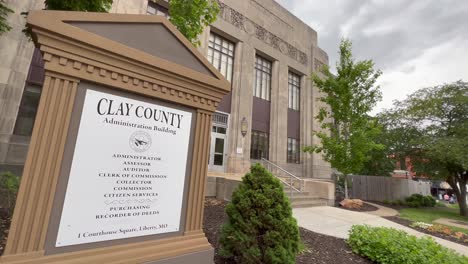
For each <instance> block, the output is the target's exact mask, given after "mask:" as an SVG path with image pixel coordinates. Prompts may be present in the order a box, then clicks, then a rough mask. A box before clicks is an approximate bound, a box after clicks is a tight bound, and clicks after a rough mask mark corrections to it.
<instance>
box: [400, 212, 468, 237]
mask: <svg viewBox="0 0 468 264" xmlns="http://www.w3.org/2000/svg"><path fill="white" fill-rule="evenodd" d="M400 217H401V218H404V219H408V220H411V221H414V222H424V223H432V222H433V221H434V220H436V219H439V218H449V219H454V220H459V221H464V222H467V223H468V218H466V217H463V216H460V213H459V210H458V209H454V208H449V207H432V208H404V209H401V210H400ZM451 228H452V229H453V230H456V231H460V232H463V233H465V234H468V229H464V228H457V227H451Z"/></svg>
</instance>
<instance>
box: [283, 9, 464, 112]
mask: <svg viewBox="0 0 468 264" xmlns="http://www.w3.org/2000/svg"><path fill="white" fill-rule="evenodd" d="M277 2H279V3H280V4H281V5H283V6H284V7H285V8H286V9H288V10H289V11H290V12H292V13H293V14H294V15H296V16H297V17H298V18H300V19H301V20H302V21H304V22H305V23H306V24H308V25H309V26H310V27H312V28H313V29H314V30H316V31H317V35H318V43H319V47H320V48H322V49H323V50H325V51H326V52H327V53H328V56H329V60H330V66H331V67H332V69H333V70H334V68H335V67H334V66H335V64H336V60H337V58H338V46H339V43H340V40H341V38H343V37H346V38H349V39H350V40H351V41H352V42H353V56H354V58H355V59H356V60H364V59H372V60H373V61H374V62H375V68H376V69H380V70H382V72H383V74H382V75H381V76H380V78H379V79H378V85H380V87H381V91H382V94H383V99H382V101H381V102H380V103H378V104H377V106H376V107H375V108H374V110H373V112H372V113H373V114H375V113H378V112H380V111H382V110H383V109H385V108H390V107H391V106H392V102H393V100H402V99H404V98H406V95H408V94H411V93H412V92H414V91H416V90H418V89H420V88H424V87H429V86H435V85H439V84H444V83H450V82H455V81H457V80H464V81H468V1H467V0H417V1H416V0H387V1H384V0H380V1H378V0H373V1H371V0H320V1H318V0H277Z"/></svg>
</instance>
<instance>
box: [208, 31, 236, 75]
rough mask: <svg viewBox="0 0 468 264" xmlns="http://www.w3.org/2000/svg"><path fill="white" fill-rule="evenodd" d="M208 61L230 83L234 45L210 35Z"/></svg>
mask: <svg viewBox="0 0 468 264" xmlns="http://www.w3.org/2000/svg"><path fill="white" fill-rule="evenodd" d="M208 61H210V62H211V64H213V66H214V67H215V68H216V69H218V71H220V72H221V74H222V75H223V76H224V77H225V78H226V79H227V80H228V81H229V82H231V80H232V64H233V63H234V43H232V42H231V41H229V40H227V39H225V38H222V37H220V36H218V35H216V34H213V33H210V41H209V44H208Z"/></svg>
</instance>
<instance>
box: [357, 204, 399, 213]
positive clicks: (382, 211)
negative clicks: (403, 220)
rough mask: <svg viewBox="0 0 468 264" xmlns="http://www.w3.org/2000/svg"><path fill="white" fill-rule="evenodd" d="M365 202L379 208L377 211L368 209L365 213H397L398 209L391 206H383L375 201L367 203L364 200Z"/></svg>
mask: <svg viewBox="0 0 468 264" xmlns="http://www.w3.org/2000/svg"><path fill="white" fill-rule="evenodd" d="M364 203H366V204H370V205H373V206H375V207H377V208H379V209H378V210H377V211H369V212H364V213H367V214H371V215H376V216H395V215H398V211H397V210H395V209H392V208H388V207H384V206H381V205H378V204H375V203H369V202H364Z"/></svg>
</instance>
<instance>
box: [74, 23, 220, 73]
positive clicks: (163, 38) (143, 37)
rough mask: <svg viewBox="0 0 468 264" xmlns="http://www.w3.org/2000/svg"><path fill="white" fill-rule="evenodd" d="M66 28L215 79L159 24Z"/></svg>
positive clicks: (104, 24) (121, 24) (122, 24)
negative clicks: (127, 47) (109, 41)
mask: <svg viewBox="0 0 468 264" xmlns="http://www.w3.org/2000/svg"><path fill="white" fill-rule="evenodd" d="M68 24H70V25H72V26H75V27H78V28H80V29H83V30H86V31H88V32H92V33H94V34H96V35H99V36H102V37H105V38H108V39H111V40H113V41H116V42H119V43H122V44H124V45H127V46H129V47H132V48H134V49H137V50H141V51H144V52H146V53H148V54H151V55H153V56H156V57H159V58H162V59H165V60H168V61H172V62H175V63H177V64H180V65H183V66H185V67H187V68H190V69H193V70H196V71H198V72H201V73H203V74H206V75H210V76H213V77H214V76H215V75H214V74H213V73H212V72H211V71H210V70H209V69H208V67H206V66H205V65H204V64H203V63H202V62H201V61H200V60H199V59H198V58H197V57H196V56H194V55H193V53H192V52H191V51H190V49H188V48H187V47H186V46H184V44H183V43H181V42H180V41H179V40H177V38H176V37H175V36H174V35H173V34H172V33H171V32H170V31H169V30H168V29H167V28H166V27H165V26H164V25H163V24H152V23H138V24H137V23H109V22H73V21H72V22H68Z"/></svg>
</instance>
